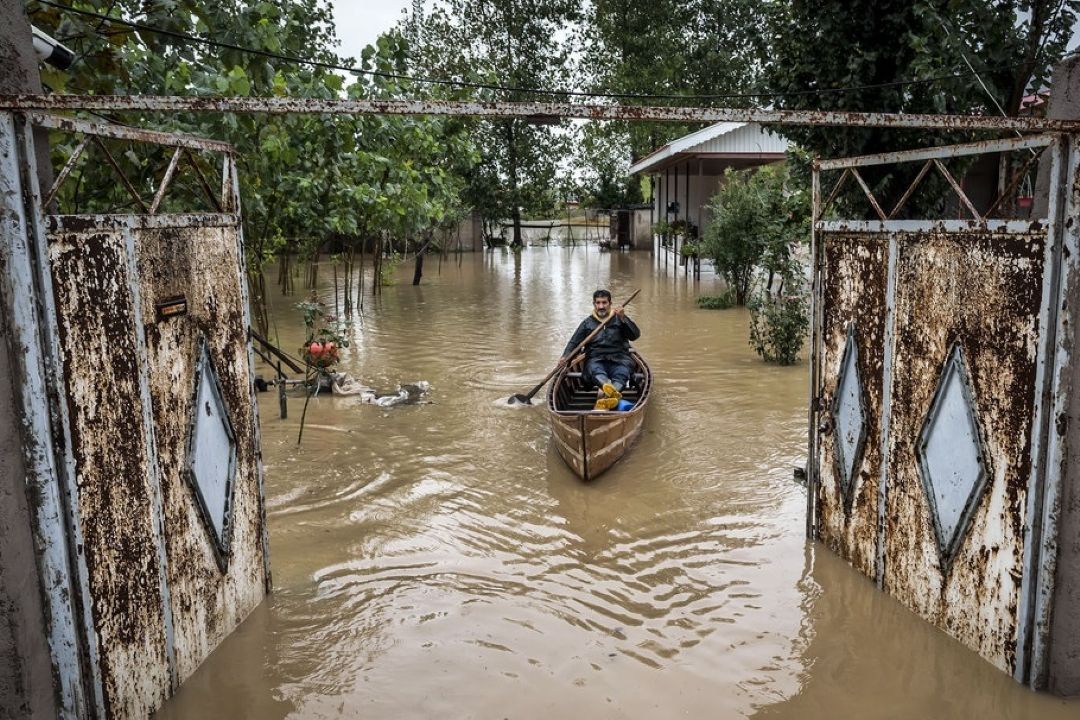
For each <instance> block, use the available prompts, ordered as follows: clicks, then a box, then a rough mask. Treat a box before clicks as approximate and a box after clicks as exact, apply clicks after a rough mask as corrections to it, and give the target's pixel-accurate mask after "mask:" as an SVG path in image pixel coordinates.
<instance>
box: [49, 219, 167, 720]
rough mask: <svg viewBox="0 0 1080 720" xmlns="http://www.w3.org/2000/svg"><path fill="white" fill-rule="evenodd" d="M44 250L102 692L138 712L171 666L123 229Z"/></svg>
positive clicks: (111, 703) (113, 705)
mask: <svg viewBox="0 0 1080 720" xmlns="http://www.w3.org/2000/svg"><path fill="white" fill-rule="evenodd" d="M50 251H51V256H52V257H51V264H52V274H53V284H54V286H55V287H56V295H57V298H56V303H57V314H58V318H57V319H58V321H59V329H60V343H61V348H60V351H61V358H62V361H63V369H64V376H65V379H66V385H67V387H66V388H65V390H66V392H65V394H64V396H65V397H66V399H67V404H68V413H69V416H70V419H71V438H72V451H73V455H74V461H75V471H76V483H77V486H78V497H77V498H75V500H76V502H77V503H78V507H77V511H78V513H79V514H80V516H81V518H82V521H83V528H84V545H83V546H82V547H81V548H78V552H80V553H81V554H82V556H83V558H84V560H85V564H86V569H87V573H88V575H89V577H88V584H89V589H90V597H91V598H92V602H91V607H90V615H91V617H92V619H93V623H94V630H95V632H96V635H97V637H98V642H99V647H100V648H101V651H100V652H99V653H98V657H99V662H100V667H101V678H102V686H103V687H102V695H103V703H104V706H105V710H106V712H107V713H108V715H109V716H110V717H141V716H145V715H148V714H149V713H150V712H152V711H153V710H154V708H156V707H157V706H158V705H160V703H161V702H162V701H163V700H164V698H165V697H166V696H167V692H168V689H169V687H170V677H169V668H168V656H167V652H168V650H167V641H166V633H165V618H164V597H163V594H162V588H161V583H160V577H159V573H158V555H157V547H158V545H159V538H158V528H157V527H156V526H155V522H154V518H153V513H152V502H151V498H152V493H153V488H152V482H153V474H152V461H151V459H150V452H151V449H150V448H149V447H148V446H147V444H146V442H145V438H146V434H145V430H146V428H145V427H144V426H143V424H142V419H143V415H142V414H141V412H139V410H138V408H140V407H141V405H142V400H141V393H140V388H139V381H138V377H139V372H138V360H137V358H138V356H139V352H140V348H139V347H138V344H137V341H136V337H137V332H136V327H135V324H134V322H133V320H134V309H135V308H134V305H135V298H134V297H133V296H132V293H131V291H130V287H129V285H128V283H127V282H126V278H127V277H128V270H127V251H126V248H125V240H124V238H123V236H122V235H121V234H119V233H90V234H74V233H73V234H70V235H67V236H65V237H63V238H58V239H57V241H55V242H54V243H53V244H52V245H51V247H50Z"/></svg>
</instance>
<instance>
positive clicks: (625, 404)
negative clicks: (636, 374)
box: [615, 400, 634, 412]
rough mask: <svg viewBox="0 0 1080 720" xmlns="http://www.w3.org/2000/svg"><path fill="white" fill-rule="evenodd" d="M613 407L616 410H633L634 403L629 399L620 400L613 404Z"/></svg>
mask: <svg viewBox="0 0 1080 720" xmlns="http://www.w3.org/2000/svg"><path fill="white" fill-rule="evenodd" d="M615 409H616V410H621V411H623V412H625V411H627V410H633V409H634V403H632V402H630V401H629V400H620V401H619V404H618V405H616V406H615Z"/></svg>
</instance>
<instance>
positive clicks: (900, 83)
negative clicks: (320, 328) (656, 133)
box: [36, 0, 1019, 101]
mask: <svg viewBox="0 0 1080 720" xmlns="http://www.w3.org/2000/svg"><path fill="white" fill-rule="evenodd" d="M36 1H37V2H38V3H40V4H42V5H48V6H49V7H54V8H57V9H59V10H62V11H64V12H70V13H74V14H76V15H84V16H87V17H93V18H97V19H99V20H104V21H108V22H111V23H114V24H117V25H123V26H126V27H129V28H132V29H133V30H139V31H142V32H149V33H155V34H158V35H164V36H167V37H171V38H175V39H177V40H185V41H188V42H193V43H199V44H202V45H207V46H210V47H217V48H223V49H227V50H235V51H237V52H242V53H249V54H252V55H257V56H260V57H265V58H269V59H273V60H283V61H285V62H291V63H297V64H300V65H311V66H314V67H321V68H324V69H327V70H339V71H342V72H348V73H351V74H354V75H368V76H372V77H381V78H386V79H389V80H402V81H408V82H415V83H421V84H428V85H443V86H450V87H459V88H469V89H474V90H498V91H503V92H517V93H525V94H535V95H554V96H560V97H585V98H606V99H612V100H623V99H627V100H683V101H688V100H753V99H761V98H783V97H799V96H807V95H826V94H834V93H848V92H860V91H864V90H882V89H887V88H896V87H908V86H912V85H926V84H932V83H937V82H942V81H945V80H959V79H963V78H965V77H967V75H968V72H967V70H962V71H959V72H954V73H950V74H946V75H936V76H932V77H926V78H916V79H912V80H894V81H890V82H882V83H872V84H868V85H853V86H847V87H834V88H815V89H806V90H787V91H779V92H750V93H720V94H708V95H703V94H685V95H676V94H655V93H618V92H614V93H613V92H586V91H581V90H547V89H542V88H523V87H514V86H509V85H500V84H496V83H482V82H473V81H468V80H448V79H445V78H432V77H423V76H415V75H406V74H403V73H393V72H386V71H383V70H367V69H364V68H359V67H356V66H351V65H343V64H339V63H332V62H326V61H324V60H315V59H312V58H302V57H297V56H294V55H284V54H281V53H274V52H270V51H268V50H259V49H257V48H249V47H244V46H242V45H236V44H233V43H228V42H222V41H219V40H211V39H209V38H202V37H198V36H196V35H190V34H187V33H182V32H177V31H175V30H166V29H164V28H156V27H153V26H151V25H146V24H144V23H139V22H133V21H131V20H124V19H121V18H116V17H112V16H109V15H103V14H101V13H97V12H93V11H91V10H82V9H80V8H74V7H71V6H69V5H62V4H60V3H57V2H53V1H52V0H36ZM1013 67H1014V66H1005V67H1002V68H999V69H1002V70H1006V69H1012V68H1013ZM1015 67H1019V66H1015Z"/></svg>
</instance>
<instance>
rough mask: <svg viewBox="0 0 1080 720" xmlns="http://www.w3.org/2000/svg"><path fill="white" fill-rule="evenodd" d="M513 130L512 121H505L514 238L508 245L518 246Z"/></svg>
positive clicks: (515, 152)
mask: <svg viewBox="0 0 1080 720" xmlns="http://www.w3.org/2000/svg"><path fill="white" fill-rule="evenodd" d="M516 140H517V138H516V133H515V132H514V121H513V120H507V121H506V149H507V155H506V157H507V166H508V167H507V171H508V172H509V174H510V202H511V203H512V205H511V208H510V217H511V219H512V220H513V222H514V239H513V240H512V241H511V242H510V247H512V248H520V247H521V246H522V243H521V204H520V203H519V202H518V167H517V142H516Z"/></svg>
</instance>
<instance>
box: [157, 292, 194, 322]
mask: <svg viewBox="0 0 1080 720" xmlns="http://www.w3.org/2000/svg"><path fill="white" fill-rule="evenodd" d="M154 307H155V308H156V309H157V319H158V322H161V321H162V320H168V319H169V318H173V317H179V316H181V315H187V298H186V297H185V296H183V295H177V296H176V297H173V298H169V299H168V300H164V301H162V302H159V303H158V304H157V305H155V306H154Z"/></svg>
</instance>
